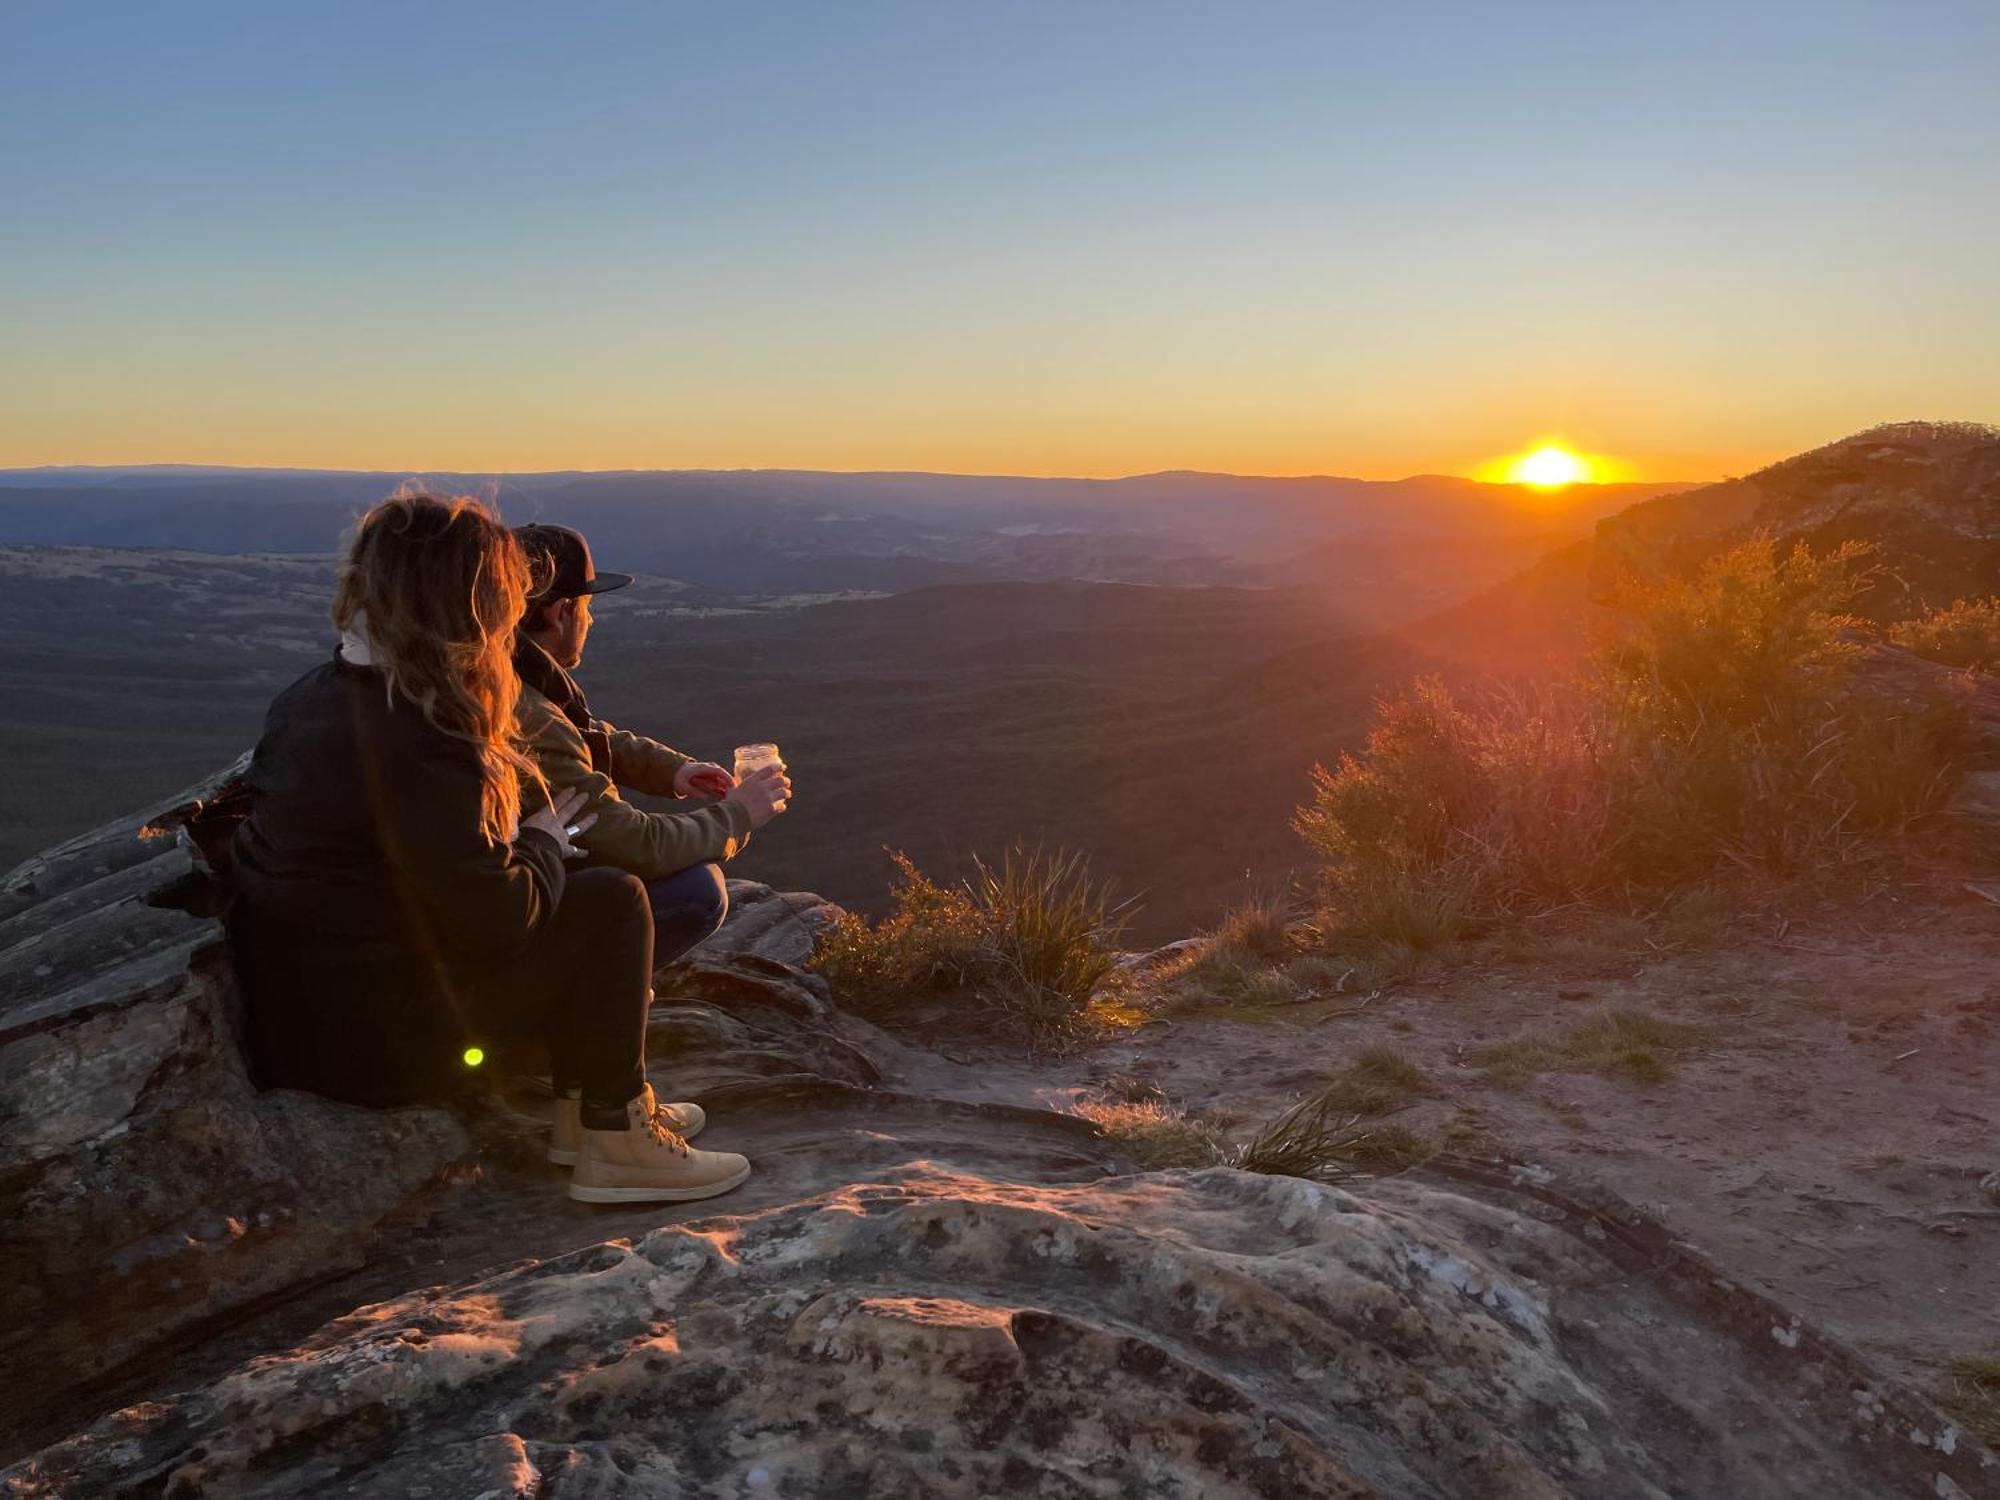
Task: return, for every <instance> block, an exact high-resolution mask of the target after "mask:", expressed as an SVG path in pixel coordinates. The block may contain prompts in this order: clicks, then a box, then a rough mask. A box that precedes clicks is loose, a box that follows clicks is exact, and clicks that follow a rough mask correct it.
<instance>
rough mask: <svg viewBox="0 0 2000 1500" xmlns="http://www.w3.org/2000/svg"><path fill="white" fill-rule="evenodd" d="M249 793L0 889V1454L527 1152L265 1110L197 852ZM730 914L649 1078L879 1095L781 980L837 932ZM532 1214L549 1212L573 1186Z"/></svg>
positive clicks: (329, 1272) (697, 964)
mask: <svg viewBox="0 0 2000 1500" xmlns="http://www.w3.org/2000/svg"><path fill="white" fill-rule="evenodd" d="M242 769H243V762H240V761H239V762H238V763H237V764H236V765H234V766H231V767H229V768H227V769H225V770H223V771H220V772H218V773H217V774H216V775H214V776H212V777H210V778H208V779H207V780H206V781H203V782H201V783H199V784H197V785H195V786H192V787H189V788H188V789H186V790H185V791H183V792H181V793H179V794H177V795H176V796H174V797H171V798H168V799H167V800H166V801H164V802H162V803H160V804H158V805H157V806H155V807H151V808H147V809H145V810H144V811H142V812H139V813H136V814H133V815H132V816H129V817H126V818H121V819H119V820H117V821H116V822H113V823H109V824H107V825H105V826H103V827H101V828H98V829H95V830H93V831H92V832H90V833H87V834H84V835H82V836H80V837H78V838H75V839H72V840H70V841H69V842H67V843H65V844H62V845H59V846H58V847H56V848H53V849H50V850H47V851H46V852H44V853H43V854H41V855H39V856H37V857H36V858H34V859H31V860H29V861H27V862H26V863H25V864H22V865H21V866H19V867H18V868H16V869H15V870H13V871H11V872H9V873H8V874H7V875H5V876H4V877H0V1287H4V1288H5V1293H4V1300H5V1302H6V1304H7V1306H8V1310H9V1316H8V1317H7V1319H6V1321H5V1323H4V1325H0V1452H6V1451H7V1450H8V1449H9V1448H10V1447H15V1445H16V1444H17V1443H18V1440H19V1435H20V1434H22V1433H27V1432H34V1431H46V1430H48V1428H49V1426H50V1424H51V1422H52V1421H54V1420H58V1419H59V1417H60V1414H61V1413H63V1412H67V1411H74V1410H75V1409H76V1399H75V1392H76V1391H77V1390H78V1388H79V1387H81V1386H84V1385H86V1384H88V1383H90V1382H93V1381H97V1380H99V1379H100V1378H102V1377H105V1376H107V1375H108V1374H112V1373H114V1372H115V1373H116V1374H118V1375H119V1376H120V1377H122V1376H124V1375H125V1374H127V1373H129V1367H131V1366H132V1365H133V1364H134V1362H135V1361H158V1360H160V1359H162V1358H165V1357H168V1356H170V1355H171V1353H172V1352H173V1350H174V1349H175V1348H176V1347H177V1346H180V1345H185V1344H187V1343H190V1342H194V1341H198V1340H199V1339H200V1338H201V1337H202V1334H203V1331H204V1330H205V1329H207V1328H209V1327H210V1326H212V1325H214V1324H216V1323H217V1322H218V1321H219V1320H224V1319H235V1318H239V1317H241V1316H242V1315H243V1314H244V1313H245V1312H246V1311H248V1310H252V1309H255V1308H257V1307H258V1306H260V1305H262V1304H265V1303H267V1302H268V1301H270V1300H271V1299H273V1298H276V1297H281V1296H285V1295H289V1294H291V1293H293V1292H294V1291H296V1289H298V1288H301V1287H304V1286H308V1285H311V1284H313V1283H316V1282H320V1281H324V1280H325V1279H327V1278H329V1277H332V1276H336V1275H338V1274H341V1273H343V1272H347V1271H351V1270H353V1269H355V1268H356V1267H359V1266H361V1265H364V1264H366V1263H367V1262H368V1261H369V1260H370V1258H371V1256H372V1255H373V1254H374V1252H375V1250H376V1249H377V1247H378V1246H379V1244H380V1243H381V1241H382V1240H383V1239H384V1237H385V1236H393V1234H394V1233H395V1232H396V1231H397V1230H398V1229H399V1228H401V1227H404V1226H407V1225H409V1224H411V1223H413V1222H416V1221H419V1220H422V1219H424V1218H425V1217H426V1216H428V1215H429V1214H430V1213H431V1211H432V1210H433V1208H434V1207H436V1206H437V1205H438V1204H439V1202H440V1201H442V1200H443V1198H444V1197H445V1196H446V1190H447V1189H449V1188H452V1187H454V1186H460V1185H463V1184H464V1183H465V1182H466V1181H467V1180H469V1179H470V1178H472V1177H474V1176H476V1175H477V1174H478V1172H479V1171H481V1170H483V1167H482V1165H481V1163H482V1161H483V1160H484V1159H485V1158H486V1157H488V1156H489V1155H490V1154H491V1149H492V1148H493V1147H495V1145H496V1138H498V1137H503V1136H505V1135H506V1134H508V1133H509V1132H510V1131H511V1132H513V1133H515V1134H518V1133H519V1132H520V1131H521V1129H522V1128H523V1122H522V1121H521V1120H519V1119H518V1118H512V1119H510V1118H509V1116H508V1111H507V1110H506V1109H505V1108H494V1109H491V1110H489V1111H488V1113H487V1115H485V1116H480V1115H478V1114H477V1112H474V1113H472V1114H465V1113H459V1114H454V1113H452V1112H448V1111H446V1110H443V1109H403V1110H393V1111H386V1112H385V1111H377V1110H367V1109H357V1108H351V1107H349V1106H346V1105H342V1104H337V1103H334V1102H332V1101H329V1100H325V1099H319V1098H315V1097H313V1096H310V1095H306V1094H299V1093H293V1092H288V1091H283V1090H277V1091H272V1092H268V1093H259V1092H258V1091H257V1090H256V1089H255V1088H254V1087H253V1086H252V1084H251V1081H250V1079H249V1076H248V1074H247V1072H246V1070H245V1067H244V1062H243V1056H242V1051H241V1048H240V1047H239V1045H238V1022H239V1016H238V1008H237V1003H236V999H235V995H234V991H233V986H232V982H231V978H230V974H229V971H228V963H227V959H226V954H225V952H224V943H223V934H222V928H221V924H220V923H219V922H218V921H216V920H215V919H214V918H213V917H212V916H210V915H207V914H206V913H207V911H208V910H209V909H210V907H211V906H212V905H213V892H212V889H211V888H210V887H209V882H208V881H207V878H206V865H205V861H204V858H203V854H202V847H203V845H204V843H207V842H212V836H213V835H214V834H215V831H216V830H215V829H214V828H212V827H211V826H210V824H211V823H214V822H222V821H224V820H222V819H220V817H219V816H218V817H216V818H214V819H211V817H210V815H211V814H213V813H215V812H216V809H217V808H218V807H219V806H223V805H226V803H227V800H228V798H229V796H230V793H231V790H232V788H233V787H234V785H235V783H236V782H237V779H238V778H239V777H240V775H241V772H242ZM731 897H732V900H733V902H734V903H735V909H734V910H733V912H732V914H731V918H730V921H729V922H728V923H727V924H726V925H725V927H724V928H723V930H722V931H721V932H720V933H718V934H717V935H716V936H715V937H714V938H712V939H711V940H710V941H709V942H708V943H707V944H705V945H704V946H703V947H702V949H701V950H699V952H698V954H697V955H694V956H692V957H691V960H690V962H689V963H688V964H686V965H684V966H677V967H676V968H674V969H672V970H668V971H663V973H662V975H661V978H660V992H661V995H662V1000H661V1002H660V1004H659V1005H658V1006H657V1007H656V1011H655V1015H654V1019H653V1048H654V1051H655V1054H656V1055H657V1056H658V1057H659V1058H661V1059H662V1060H669V1059H677V1060H678V1062H679V1064H680V1065H679V1067H678V1073H679V1078H678V1080H677V1081H678V1082H680V1083H681V1084H682V1085H683V1086H684V1087H694V1088H701V1089H709V1088H715V1087H725V1086H728V1085H731V1084H741V1083H743V1082H745V1081H754V1080H764V1081H769V1080H772V1079H773V1078H774V1077H775V1078H787V1077H797V1076H801V1075H804V1076H810V1077H816V1078H822V1079H828V1080H832V1081H833V1082H835V1083H842V1084H848V1085H859V1086H865V1085H868V1084H871V1083H873V1082H875V1081H876V1079H877V1078H878V1077H879V1074H878V1072H877V1071H876V1069H875V1068H874V1066H873V1064H872V1063H871V1062H870V1061H869V1059H868V1057H867V1055H866V1054H865V1053H863V1052H862V1051H861V1050H860V1049H858V1048H857V1047H856V1046H854V1045H853V1043H851V1042H849V1041H847V1040H845V1039H844V1038H843V1037H842V1036H841V1035H840V1034H839V1031H838V1028H837V1026H836V1024H835V1022H834V1021H833V1019H832V1016H831V1012H832V1007H831V1006H830V1005H829V1004H828V1003H827V1001H826V997H825V992H824V990H825V987H824V985H823V984H821V983H820V982H819V981H818V980H817V979H816V978H815V977H813V976H811V975H808V974H805V973H802V972H801V971H799V970H798V969H796V968H795V967H792V965H793V964H795V963H796V962H798V961H800V960H802V959H803V958H804V957H805V956H806V955H807V954H809V953H810V951H811V947H812V943H813V938H814V934H815V933H816V932H817V931H818V930H819V929H820V928H821V927H823V926H825V925H826V924H827V923H828V922H829V921H831V920H832V917H833V914H834V912H835V910H836V909H835V908H833V907H830V906H829V905H827V903H825V902H823V901H821V900H820V898H818V897H817V896H811V895H802V894H781V893H778V892H774V891H772V890H771V889H770V888H769V887H767V886H761V885H756V884H753V883H749V882H742V881H732V882H731ZM526 1125H527V1128H528V1129H530V1130H532V1127H533V1122H532V1121H529V1122H526ZM501 1144H504V1142H503V1143H501ZM517 1145H518V1143H517ZM536 1154H537V1155H538V1154H539V1143H537V1145H536ZM542 1197H543V1198H544V1199H546V1200H547V1202H546V1203H545V1204H540V1203H538V1204H537V1205H536V1208H537V1211H546V1210H547V1209H551V1208H556V1207H559V1206H560V1204H561V1202H562V1199H561V1195H560V1185H559V1184H554V1185H552V1186H548V1187H546V1188H545V1191H544V1192H543V1194H542ZM86 1409H87V1408H86ZM16 1451H18V1449H17V1448H16Z"/></svg>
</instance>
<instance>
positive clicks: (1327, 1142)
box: [1235, 1090, 1435, 1182]
mask: <svg viewBox="0 0 2000 1500" xmlns="http://www.w3.org/2000/svg"><path fill="white" fill-rule="evenodd" d="M1434 1154H1435V1152H1434V1148H1433V1147H1432V1146H1431V1144H1430V1142H1428V1141H1427V1140H1425V1139H1424V1138H1423V1137H1422V1136H1420V1135H1418V1134H1417V1133H1416V1132H1414V1131H1412V1130H1407V1129H1405V1128H1404V1127H1402V1126H1400V1125H1388V1124H1383V1123H1381V1122H1379V1121H1367V1122H1364V1121H1363V1120H1362V1119H1361V1117H1360V1116H1359V1115H1357V1114H1355V1113H1353V1112H1351V1111H1349V1110H1348V1109H1346V1108H1345V1107H1344V1106H1343V1105H1342V1103H1341V1102H1340V1100H1339V1099H1338V1098H1337V1096H1334V1095H1333V1092H1332V1091H1331V1090H1329V1091H1326V1092H1322V1093H1320V1094H1316V1095H1314V1096H1313V1097H1312V1098H1310V1099H1306V1100H1304V1101H1302V1102H1300V1103H1298V1104H1295V1105H1293V1106H1292V1107H1291V1108H1290V1109H1288V1110H1286V1111H1285V1112H1284V1113H1283V1114H1281V1115H1279V1116H1278V1117H1277V1118H1276V1119H1275V1120H1272V1121H1271V1122H1270V1123H1269V1124H1267V1125H1265V1126H1264V1127H1263V1129H1261V1130H1259V1131H1258V1132H1257V1134H1256V1135H1255V1136H1253V1137H1251V1139H1250V1141H1249V1142H1248V1144H1246V1145H1245V1146H1244V1147H1243V1149H1242V1150H1241V1151H1240V1152H1239V1153H1238V1154H1237V1157H1236V1162H1235V1164H1236V1166H1238V1167H1239V1168H1241V1169H1242V1170H1243V1171H1245V1172H1265V1173H1269V1174H1270V1175H1272V1176H1276V1177H1307V1178H1313V1179H1316V1180H1318V1181H1321V1182H1338V1181H1340V1180H1342V1179H1343V1178H1348V1177H1353V1176H1356V1175H1359V1174H1363V1173H1381V1172H1399V1171H1402V1170H1403V1169H1404V1168H1406V1167H1412V1166H1415V1165H1416V1164H1417V1163H1418V1162H1421V1161H1424V1160H1426V1159H1427V1158H1429V1157H1430V1156H1432V1155H1434Z"/></svg>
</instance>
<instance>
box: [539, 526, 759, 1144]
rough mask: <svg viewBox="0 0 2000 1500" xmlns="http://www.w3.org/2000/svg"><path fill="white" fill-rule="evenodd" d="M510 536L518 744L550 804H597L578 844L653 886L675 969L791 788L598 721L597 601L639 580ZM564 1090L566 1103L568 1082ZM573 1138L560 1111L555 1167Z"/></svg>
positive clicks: (555, 543)
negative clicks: (668, 802) (522, 560)
mask: <svg viewBox="0 0 2000 1500" xmlns="http://www.w3.org/2000/svg"><path fill="white" fill-rule="evenodd" d="M514 535H515V536H517V537H518V538H520V541H521V545H522V547H523V548H524V549H525V550H526V552H527V554H528V563H529V566H530V567H531V568H532V569H533V570H534V573H535V579H536V587H535V592H534V593H533V594H532V595H531V596H530V598H529V601H528V612H527V614H526V615H525V616H524V617H523V618H522V620H521V628H520V631H519V633H518V634H517V636H516V638H515V643H514V666H515V669H516V670H517V671H518V672H519V673H520V674H521V706H520V723H521V735H522V738H523V739H524V740H525V741H526V742H527V747H528V752H529V753H530V754H531V755H533V756H534V758H535V762H536V764H537V765H538V766H539V767H540V768H541V772H542V775H543V777H544V778H545V779H546V780H547V781H548V783H549V790H550V791H551V792H552V793H560V792H562V791H563V790H565V789H567V788H572V787H573V788H576V789H578V790H580V791H582V792H583V793H584V794H585V796H586V797H588V798H589V800H588V801H587V802H586V803H585V804H584V806H583V812H584V813H595V814H596V815H597V821H596V822H595V823H594V824H592V825H591V826H590V827H589V828H588V829H587V831H585V832H584V833H583V834H581V835H580V836H578V837H577V838H576V840H575V842H576V844H577V845H578V847H580V848H582V849H583V850H585V852H586V853H587V854H588V855H589V857H590V861H591V863H593V864H601V865H612V866H615V867H616V868H618V869H621V870H629V871H631V872H632V873H633V874H634V875H637V876H638V877H639V878H640V879H641V880H643V881H645V882H646V889H647V891H648V892H649V893H650V895H651V897H652V904H653V929H654V936H653V958H654V961H655V963H669V962H671V961H672V960H674V959H676V958H678V957H680V956H681V954H683V953H685V952H687V950H688V949H690V948H692V947H693V946H694V945H695V944H696V943H698V942H700V941H701V940H702V939H703V938H705V937H707V936H708V935H709V934H710V933H711V932H713V931H715V929H716V928H717V927H719V926H721V925H722V919H723V917H724V916H726V915H727V914H728V911H729V896H728V887H727V886H726V885H725V883H724V881H723V878H722V869H721V861H723V860H726V859H729V858H730V857H732V856H733V855H735V854H736V853H737V852H738V851H739V850H741V849H742V848H743V846H744V845H745V844H746V843H748V842H749V840H750V833H751V830H752V829H756V828H762V827H763V826H764V825H765V824H766V823H768V822H770V821H771V819H773V818H775V817H776V816H777V815H778V814H779V813H781V812H783V811H784V810H785V801H786V799H787V798H788V797H789V796H790V795H791V790H792V784H791V782H790V781H789V780H788V779H786V777H785V774H784V771H783V769H782V768H780V767H772V768H769V769H766V770H762V771H758V772H756V773H754V774H752V775H750V776H747V777H745V778H744V779H743V781H742V782H741V783H739V782H738V781H737V780H736V778H735V777H734V776H732V775H731V774H730V773H729V772H728V771H726V770H724V769H723V768H722V767H721V766H718V765H714V764H712V763H711V762H708V761H701V760H696V759H694V758H693V757H692V756H689V755H683V754H682V753H681V752H680V751H678V750H676V749H674V748H673V747H671V746H669V745H663V744H661V743H660V742H659V741H658V740H651V739H647V738H646V737H645V736H644V735H642V734H633V733H631V732H630V731H628V730H624V729H619V728H616V727H615V726H613V725H610V724H607V723H605V722H604V721H603V720H602V719H598V718H593V717H592V716H591V712H590V704H589V703H588V702H587V701H586V700H585V699H584V696H583V689H582V688H580V687H578V686H577V683H576V679H575V678H574V677H572V676H570V670H571V669H572V668H574V667H575V666H576V665H577V663H579V662H580V661H582V660H583V643H584V641H585V640H586V639H587V638H588V637H589V635H590V601H591V598H592V596H593V595H596V594H603V593H608V592H609V591H610V590H612V589H622V588H623V587H625V585H626V584H628V583H630V582H631V581H632V576H631V575H630V574H629V573H599V572H598V571H597V570H596V569H595V568H594V567H593V566H592V563H591V557H590V546H589V544H588V543H586V542H585V541H584V539H583V537H582V536H581V535H579V534H578V533H577V532H574V531H572V530H570V529H569V528H568V527H567V526H546V525H543V526H521V527H517V528H516V529H515V532H514ZM621 786H623V787H627V788H629V789H631V790H632V791H636V792H648V793H651V794H653V795H655V796H660V797H686V796H689V795H691V794H693V793H697V792H699V793H706V794H707V795H709V796H711V797H719V798H721V799H722V800H721V801H719V802H712V803H710V804H709V805H707V806H705V807H701V808H698V809H696V810H694V811H692V812H674V813H655V812H647V811H645V810H643V809H641V808H637V807H634V806H633V805H632V804H631V803H629V802H627V801H625V800H624V798H622V797H621V796H620V795H619V788H620V787H621ZM556 1082H557V1087H558V1093H559V1094H560V1093H561V1091H562V1085H563V1083H564V1080H562V1079H558V1080H556ZM672 1108H676V1109H679V1108H682V1106H672ZM570 1113H572V1114H573V1113H574V1110H573V1107H572V1109H571V1111H570ZM695 1123H696V1126H697V1128H698V1123H699V1122H698V1121H697V1122H695ZM565 1127H568V1128H565ZM577 1128H578V1127H576V1126H575V1124H574V1121H573V1120H570V1119H568V1118H566V1116H565V1112H564V1110H563V1108H562V1107H561V1106H560V1105H559V1106H558V1109H557V1129H556V1136H555V1140H554V1143H553V1144H552V1145H551V1146H550V1148H549V1158H550V1160H552V1161H557V1162H561V1163H563V1164H564V1165H569V1164H571V1163H573V1162H574V1160H575V1146H574V1141H573V1137H574V1135H575V1132H576V1129H577ZM681 1133H682V1134H683V1135H690V1134H692V1133H693V1131H692V1130H691V1129H683V1130H682V1132H681Z"/></svg>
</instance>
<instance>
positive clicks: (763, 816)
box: [724, 766, 792, 828]
mask: <svg viewBox="0 0 2000 1500" xmlns="http://www.w3.org/2000/svg"><path fill="white" fill-rule="evenodd" d="M791 796H792V778H791V777H789V776H787V775H786V774H785V768H784V767H783V766H765V767H764V768H763V769H762V770H758V771H752V772H751V773H750V774H749V775H748V776H745V777H744V778H743V779H742V780H741V781H739V782H737V783H736V785H735V786H734V787H733V788H731V790H730V793H729V796H728V797H727V798H726V799H724V800H726V801H729V802H738V803H741V804H742V806H743V810H744V811H745V812H747V813H749V814H750V826H751V827H752V828H762V827H763V826H764V825H765V824H766V823H768V822H770V821H771V819H773V818H775V817H777V815H778V814H779V813H781V812H783V811H784V810H785V804H786V803H788V802H789V801H790V800H791Z"/></svg>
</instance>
